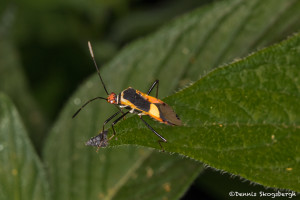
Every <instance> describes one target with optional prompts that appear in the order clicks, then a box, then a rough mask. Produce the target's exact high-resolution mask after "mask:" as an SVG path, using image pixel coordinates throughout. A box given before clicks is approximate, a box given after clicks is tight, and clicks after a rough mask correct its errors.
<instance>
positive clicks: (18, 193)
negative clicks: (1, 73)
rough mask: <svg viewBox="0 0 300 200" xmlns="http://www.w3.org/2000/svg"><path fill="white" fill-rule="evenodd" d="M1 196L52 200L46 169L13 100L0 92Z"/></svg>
mask: <svg viewBox="0 0 300 200" xmlns="http://www.w3.org/2000/svg"><path fill="white" fill-rule="evenodd" d="M0 185H1V187H0V199H37V200H40V199H50V198H49V189H48V183H47V181H46V176H45V171H44V169H43V166H42V164H41V162H40V160H39V158H38V156H37V154H36V153H35V151H34V149H33V147H32V144H31V143H30V140H29V138H28V136H27V133H26V131H25V129H24V125H23V124H22V122H21V119H20V116H19V114H18V112H17V110H16V108H15V107H14V106H13V105H12V103H11V101H10V100H9V99H8V98H7V97H6V96H5V95H3V94H2V93H0Z"/></svg>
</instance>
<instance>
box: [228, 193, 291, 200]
mask: <svg viewBox="0 0 300 200" xmlns="http://www.w3.org/2000/svg"><path fill="white" fill-rule="evenodd" d="M229 196H231V197H271V198H276V197H288V198H293V197H295V196H296V193H295V192H294V191H291V192H280V191H277V192H262V191H260V192H237V191H231V192H229Z"/></svg>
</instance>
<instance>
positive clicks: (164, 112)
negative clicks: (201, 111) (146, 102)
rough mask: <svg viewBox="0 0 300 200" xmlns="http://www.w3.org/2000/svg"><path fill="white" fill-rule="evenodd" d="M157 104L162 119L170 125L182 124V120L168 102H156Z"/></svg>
mask: <svg viewBox="0 0 300 200" xmlns="http://www.w3.org/2000/svg"><path fill="white" fill-rule="evenodd" d="M155 105H156V106H157V108H158V110H159V113H160V117H161V118H162V120H164V121H166V122H167V123H168V124H170V125H176V126H181V124H182V123H181V120H180V118H179V117H178V116H177V114H176V113H175V112H174V110H173V109H172V107H171V106H169V105H168V104H166V103H162V104H161V103H156V104H155Z"/></svg>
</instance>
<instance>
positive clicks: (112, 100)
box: [107, 92, 118, 104]
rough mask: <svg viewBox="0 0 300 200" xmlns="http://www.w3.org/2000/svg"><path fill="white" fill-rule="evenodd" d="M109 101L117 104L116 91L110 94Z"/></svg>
mask: <svg viewBox="0 0 300 200" xmlns="http://www.w3.org/2000/svg"><path fill="white" fill-rule="evenodd" d="M107 102H108V103H111V104H117V103H118V102H117V95H116V94H115V93H114V92H112V93H110V95H108V97H107Z"/></svg>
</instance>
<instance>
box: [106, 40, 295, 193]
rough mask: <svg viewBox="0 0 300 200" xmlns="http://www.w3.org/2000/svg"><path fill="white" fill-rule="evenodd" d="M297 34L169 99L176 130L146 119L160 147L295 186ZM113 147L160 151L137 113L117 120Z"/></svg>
mask: <svg viewBox="0 0 300 200" xmlns="http://www.w3.org/2000/svg"><path fill="white" fill-rule="evenodd" d="M299 55H300V34H297V35H296V36H294V37H292V38H290V39H289V40H287V41H284V42H282V43H281V44H278V45H275V46H272V47H269V48H266V49H264V50H262V51H259V52H257V53H255V54H253V55H251V56H249V57H247V58H245V59H242V60H241V61H238V62H235V63H233V64H231V65H228V66H226V67H222V68H218V69H216V70H214V71H213V72H211V73H209V74H208V75H207V76H205V77H203V78H202V79H200V80H199V81H197V82H196V83H195V84H193V85H192V86H190V87H188V88H186V89H184V90H182V91H180V92H178V93H176V94H174V95H172V96H170V97H168V98H166V99H165V101H166V102H167V103H168V104H169V105H172V106H173V107H174V109H175V110H176V111H177V113H178V114H179V116H180V117H181V119H182V122H183V124H184V125H183V126H181V127H170V126H168V127H166V126H164V125H161V124H158V123H156V122H152V121H149V120H148V121H149V123H150V125H151V126H152V127H154V128H155V130H157V131H158V132H161V133H163V135H164V137H165V138H167V140H168V143H167V144H164V145H163V146H164V148H165V150H166V151H169V152H176V153H180V154H182V155H185V156H188V157H190V158H193V159H196V160H199V161H201V162H204V163H206V164H209V165H211V166H213V167H215V168H217V169H222V170H226V171H229V172H230V173H233V174H236V175H241V176H243V177H245V178H247V179H249V180H252V181H255V182H257V183H261V184H264V185H265V186H270V187H278V188H286V189H292V190H296V191H300V187H299V185H300V181H299V179H298V177H299V175H300V171H299V169H300V168H299V165H300V156H299V155H300V149H299V148H298V144H299V142H300V138H299V133H300V131H299V129H300V103H299V102H300V96H299V90H300V79H299V77H300V68H299V66H300V57H299ZM116 129H117V130H118V137H117V140H112V141H111V142H110V143H111V144H110V145H111V146H114V145H120V144H138V145H142V146H148V147H153V148H157V149H160V147H159V145H158V144H157V143H156V142H155V141H156V139H157V138H156V137H155V135H153V134H152V135H153V136H152V135H151V132H150V131H149V130H148V129H147V127H145V126H143V124H142V123H141V122H140V120H139V118H138V117H132V118H130V119H128V120H126V121H124V122H122V123H120V124H119V125H118V126H117V127H116Z"/></svg>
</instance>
